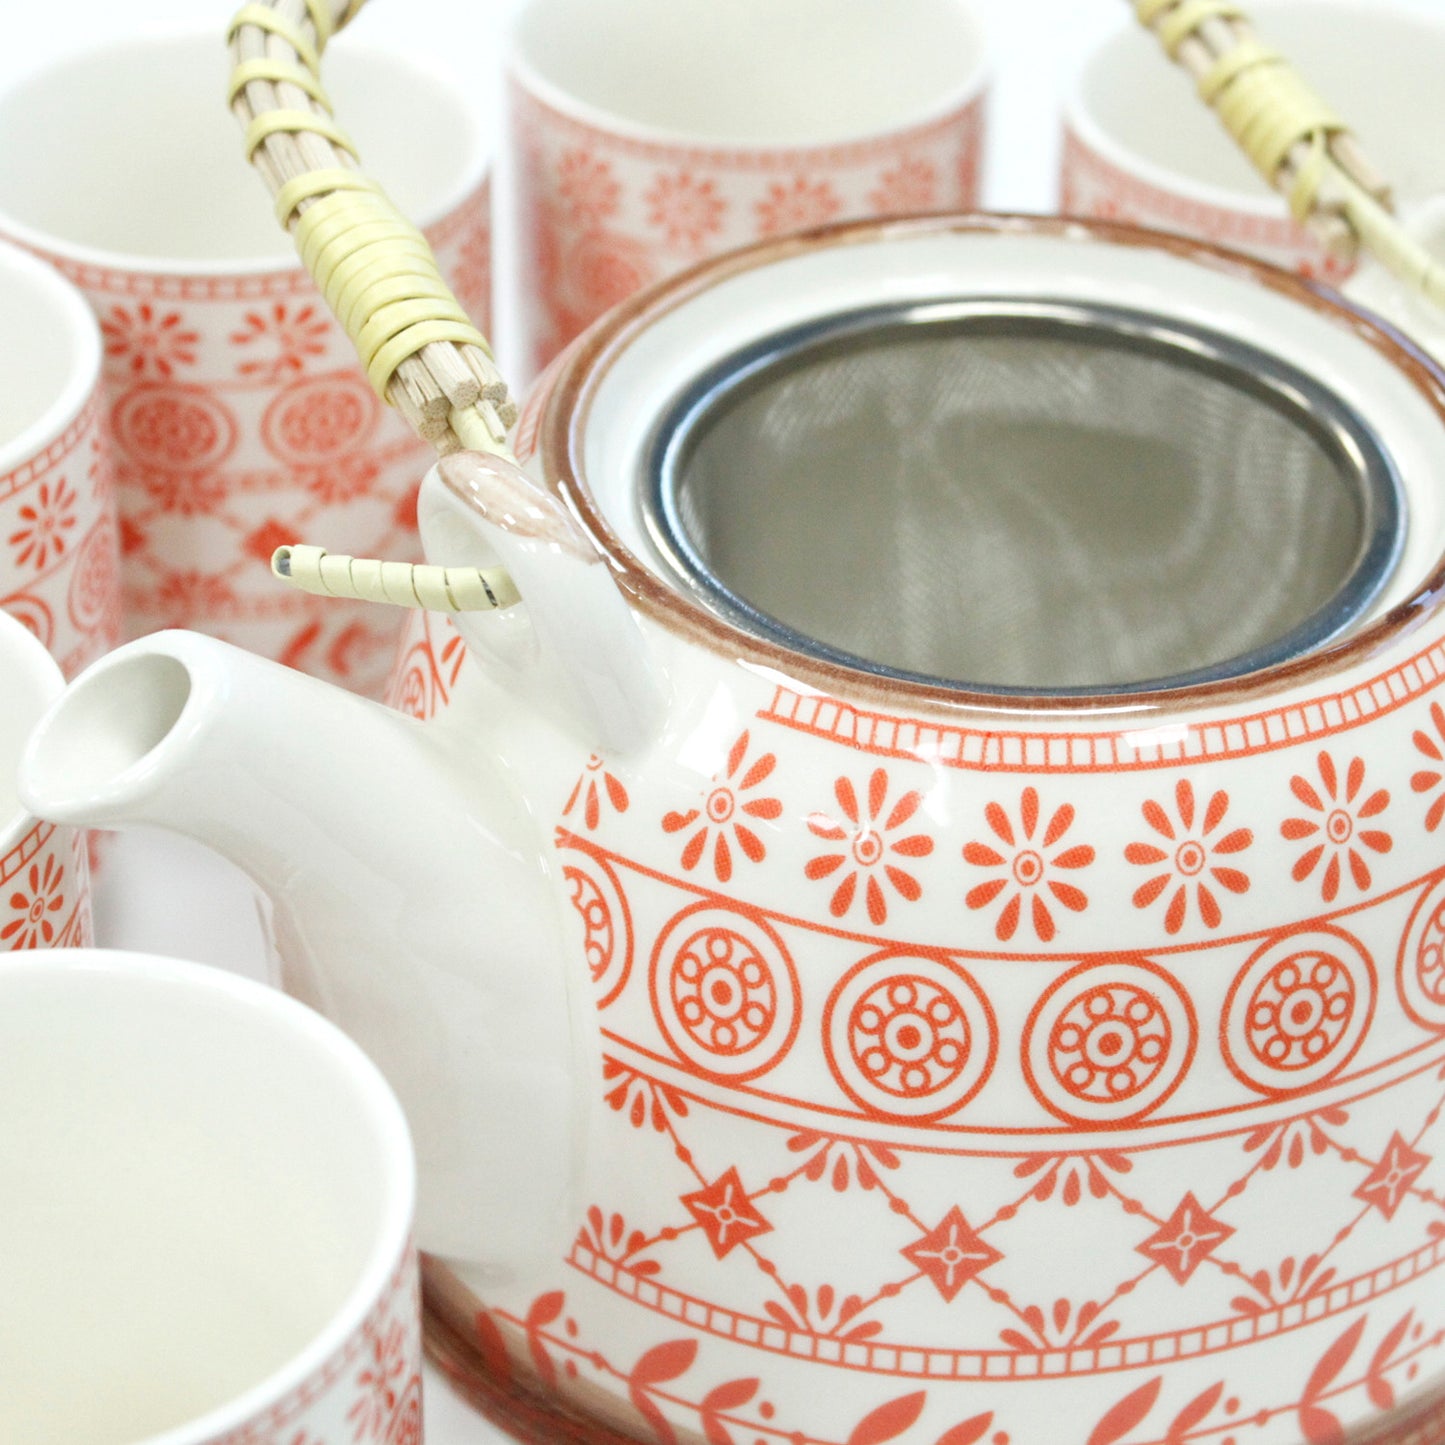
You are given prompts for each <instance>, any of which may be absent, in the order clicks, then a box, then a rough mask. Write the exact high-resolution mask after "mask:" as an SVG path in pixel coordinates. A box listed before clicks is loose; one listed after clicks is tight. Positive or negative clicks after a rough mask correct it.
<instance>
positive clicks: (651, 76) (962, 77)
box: [512, 0, 984, 146]
mask: <svg viewBox="0 0 1445 1445" xmlns="http://www.w3.org/2000/svg"><path fill="white" fill-rule="evenodd" d="M512 53H513V63H514V68H518V69H520V70H521V71H522V72H523V73H524V75H525V74H526V72H530V76H528V77H527V79H528V80H529V81H531V82H532V83H534V84H535V83H536V82H537V81H540V82H541V87H540V88H543V89H545V90H547V91H550V92H551V97H552V98H553V99H554V100H556V101H559V102H560V103H562V104H564V105H565V106H567V107H568V108H569V109H576V108H582V109H585V110H590V111H593V112H600V113H601V116H600V118H599V123H600V124H602V125H604V126H607V127H609V128H611V127H615V126H618V125H619V124H620V125H621V126H622V127H623V128H628V127H630V128H634V129H643V130H647V131H653V132H663V133H669V134H672V135H676V136H686V137H690V138H692V139H695V140H698V141H703V142H709V143H717V144H726V143H737V144H748V145H763V146H810V145H822V144H828V143H832V142H838V141H845V140H849V139H853V138H856V137H860V136H866V135H869V134H872V133H875V132H878V131H889V130H894V129H898V128H901V127H903V126H906V125H911V124H915V123H918V122H921V121H924V120H927V119H928V118H930V117H932V116H934V115H937V114H940V113H942V112H943V111H945V110H946V109H947V108H949V107H950V106H953V105H957V104H960V103H962V101H963V100H964V99H965V98H966V97H967V95H968V94H969V93H970V92H971V91H972V90H974V89H976V88H977V86H978V85H979V83H980V73H981V67H982V64H983V58H984V37H983V33H982V29H981V27H980V25H979V24H978V22H977V20H976V19H975V18H974V16H973V14H972V13H971V11H970V10H969V9H968V8H967V7H966V6H965V5H964V4H962V3H960V0H849V3H848V4H846V5H839V4H837V3H836V0H787V3H786V4H779V3H778V0H732V3H729V4H726V5H717V4H713V3H711V0H531V3H530V4H528V5H527V6H526V7H525V8H524V10H523V12H522V14H521V16H520V17H519V19H518V21H517V24H516V28H515V31H514V33H513V37H512Z"/></svg>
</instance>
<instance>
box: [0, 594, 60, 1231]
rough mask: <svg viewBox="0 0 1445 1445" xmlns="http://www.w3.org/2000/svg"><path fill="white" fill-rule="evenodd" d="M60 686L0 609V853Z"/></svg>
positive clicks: (54, 671)
mask: <svg viewBox="0 0 1445 1445" xmlns="http://www.w3.org/2000/svg"><path fill="white" fill-rule="evenodd" d="M62 686H63V683H62V681H61V677H60V669H59V668H58V667H57V666H56V665H55V663H54V661H53V660H52V659H51V657H50V654H49V653H48V652H46V650H45V649H44V648H43V647H42V646H41V645H40V643H39V642H38V641H37V640H36V639H35V638H34V637H33V636H32V635H31V634H30V632H29V631H28V630H27V629H26V628H25V627H24V626H22V624H21V623H19V622H17V621H16V620H15V618H13V617H11V616H9V615H8V614H7V613H4V612H0V855H3V854H4V852H5V851H6V850H7V849H8V848H10V847H11V846H13V845H14V844H15V843H16V842H17V841H18V837H17V835H18V834H19V831H20V829H21V827H22V825H23V824H24V823H25V821H26V818H27V816H28V815H27V813H26V811H25V809H24V808H23V807H22V806H21V804H20V799H19V797H18V795H17V794H16V791H15V764H16V762H17V761H18V760H19V757H20V753H21V750H22V749H23V748H24V746H25V739H26V738H27V737H28V736H29V734H30V730H31V729H32V728H33V727H34V726H35V724H36V723H38V722H39V721H40V718H41V715H42V714H43V713H44V712H45V709H46V708H47V707H49V706H50V704H51V703H52V702H54V701H55V699H56V698H57V697H58V696H59V695H60V689H61V687H62ZM0 1237H3V1236H0Z"/></svg>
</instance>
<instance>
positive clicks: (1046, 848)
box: [963, 787, 1094, 943]
mask: <svg viewBox="0 0 1445 1445" xmlns="http://www.w3.org/2000/svg"><path fill="white" fill-rule="evenodd" d="M983 816H984V819H985V821H986V822H987V823H988V826H989V828H990V829H991V831H992V832H993V835H994V838H995V839H996V840H997V843H999V844H1002V845H1003V846H1002V848H1000V847H997V846H995V845H994V844H992V843H981V842H977V841H975V842H971V843H968V844H966V845H965V846H964V850H963V857H964V861H965V862H966V863H972V864H973V866H974V867H975V868H1002V869H1004V870H1005V871H1004V873H1003V876H1002V877H999V878H990V879H989V880H988V881H987V882H986V883H980V884H979V885H978V886H977V887H976V888H970V889H969V891H968V892H967V893H966V894H965V895H964V900H963V901H964V902H965V903H967V904H968V906H969V907H970V908H987V907H988V906H989V905H990V904H991V903H993V902H994V901H995V900H997V899H998V898H999V897H1002V898H1003V899H1004V904H1003V907H1002V908H1001V909H1000V910H999V915H998V918H997V920H995V923H994V933H995V935H996V936H997V937H998V939H999V940H1000V942H1007V941H1008V940H1009V939H1010V938H1012V937H1013V936H1014V934H1015V933H1016V932H1017V931H1018V926H1019V920H1020V919H1021V917H1022V916H1023V910H1024V903H1025V901H1027V903H1028V905H1029V918H1030V921H1031V922H1032V924H1033V928H1034V932H1035V933H1036V934H1037V935H1038V937H1039V939H1040V941H1041V942H1043V943H1048V942H1049V941H1050V940H1051V939H1052V938H1053V937H1054V935H1055V933H1057V932H1058V926H1057V924H1056V923H1055V922H1054V914H1053V910H1052V909H1051V908H1050V906H1049V900H1048V898H1046V897H1045V894H1048V895H1049V896H1050V897H1052V898H1053V900H1054V901H1055V902H1057V903H1060V904H1062V905H1063V906H1064V907H1065V908H1067V909H1069V910H1070V912H1072V913H1082V912H1083V911H1084V909H1086V908H1087V907H1088V906H1089V896H1088V894H1086V893H1085V892H1084V891H1083V889H1081V888H1078V887H1076V886H1075V885H1074V884H1072V883H1067V882H1065V881H1064V880H1063V879H1061V878H1059V877H1058V876H1057V874H1058V872H1059V871H1060V870H1063V871H1071V870H1073V869H1077V868H1087V867H1088V866H1089V864H1091V863H1092V862H1093V861H1094V850H1093V849H1092V848H1091V847H1090V846H1089V845H1088V844H1087V843H1077V844H1071V845H1070V846H1068V847H1066V848H1060V847H1058V845H1059V844H1060V843H1061V842H1062V841H1063V837H1064V834H1065V833H1067V832H1068V831H1069V829H1070V827H1072V826H1073V822H1074V808H1073V805H1072V804H1070V803H1065V804H1063V805H1062V806H1061V807H1058V808H1055V809H1054V811H1053V813H1052V814H1051V815H1050V817H1049V821H1048V823H1047V824H1046V825H1045V826H1044V828H1043V830H1042V833H1040V829H1039V823H1040V813H1039V795H1038V791H1037V790H1036V789H1035V788H1032V787H1028V788H1025V789H1024V790H1023V793H1022V794H1021V795H1020V798H1019V815H1018V825H1017V826H1015V824H1014V821H1013V819H1012V818H1010V817H1009V815H1008V813H1007V812H1006V811H1005V810H1004V808H1003V806H1002V805H1001V804H999V803H990V804H989V805H988V807H986V808H985V809H984V812H983Z"/></svg>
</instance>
